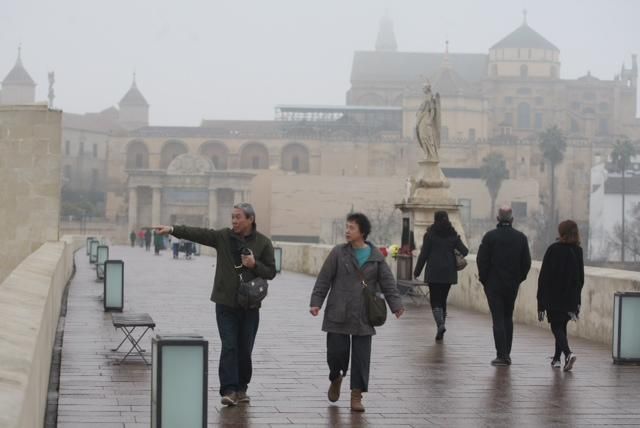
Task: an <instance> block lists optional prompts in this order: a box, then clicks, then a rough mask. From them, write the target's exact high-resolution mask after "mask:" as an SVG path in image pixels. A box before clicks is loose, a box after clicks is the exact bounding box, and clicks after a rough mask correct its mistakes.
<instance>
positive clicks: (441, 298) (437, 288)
mask: <svg viewBox="0 0 640 428" xmlns="http://www.w3.org/2000/svg"><path fill="white" fill-rule="evenodd" d="M455 251H459V252H460V253H461V254H462V255H463V256H466V255H467V254H468V253H469V250H468V249H467V247H466V246H465V245H464V243H463V242H462V239H460V235H458V232H456V230H455V228H454V227H453V225H452V224H451V222H450V221H449V215H448V214H447V212H446V211H436V212H435V213H434V216H433V224H432V225H431V226H430V227H429V228H428V229H427V231H426V232H425V234H424V237H423V239H422V248H421V249H420V255H419V256H418V261H417V263H416V268H415V270H414V272H413V276H414V278H419V277H420V273H421V272H422V268H423V267H424V266H425V264H426V270H425V274H424V282H426V283H427V285H428V286H429V301H430V302H431V312H432V313H433V319H434V320H435V322H436V325H437V327H438V331H437V334H436V341H437V342H440V341H442V340H443V339H444V333H445V332H446V331H447V329H446V328H445V322H446V320H447V297H448V296H449V290H450V289H451V284H457V283H458V269H457V267H456V256H455Z"/></svg>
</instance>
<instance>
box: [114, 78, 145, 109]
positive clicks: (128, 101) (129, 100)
mask: <svg viewBox="0 0 640 428" xmlns="http://www.w3.org/2000/svg"><path fill="white" fill-rule="evenodd" d="M120 105H127V106H144V107H148V106H149V103H148V102H147V100H146V99H145V98H144V95H142V92H140V90H139V89H138V85H136V75H135V73H134V74H133V83H131V88H130V89H129V91H127V93H126V94H124V97H122V99H121V100H120Z"/></svg>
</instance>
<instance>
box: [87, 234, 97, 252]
mask: <svg viewBox="0 0 640 428" xmlns="http://www.w3.org/2000/svg"><path fill="white" fill-rule="evenodd" d="M94 239H95V238H94V237H93V236H87V247H86V250H87V256H88V255H90V254H91V241H93V240H94Z"/></svg>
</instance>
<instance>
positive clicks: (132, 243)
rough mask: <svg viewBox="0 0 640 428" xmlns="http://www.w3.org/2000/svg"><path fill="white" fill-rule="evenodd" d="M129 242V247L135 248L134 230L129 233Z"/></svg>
mask: <svg viewBox="0 0 640 428" xmlns="http://www.w3.org/2000/svg"><path fill="white" fill-rule="evenodd" d="M129 240H130V241H131V246H132V247H135V245H136V232H135V230H132V231H131V233H130V234H129Z"/></svg>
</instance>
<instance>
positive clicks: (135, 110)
mask: <svg viewBox="0 0 640 428" xmlns="http://www.w3.org/2000/svg"><path fill="white" fill-rule="evenodd" d="M119 107H120V120H119V122H120V125H121V126H122V127H124V128H125V129H137V128H143V127H145V126H149V103H148V102H147V100H146V99H145V98H144V96H143V95H142V92H140V90H139V89H138V85H137V83H136V74H135V73H134V74H133V82H132V83H131V88H130V89H129V91H127V93H126V94H125V95H124V97H122V99H121V100H120V103H119Z"/></svg>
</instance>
